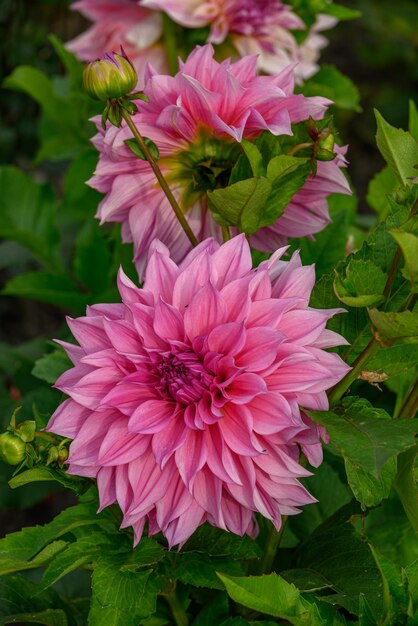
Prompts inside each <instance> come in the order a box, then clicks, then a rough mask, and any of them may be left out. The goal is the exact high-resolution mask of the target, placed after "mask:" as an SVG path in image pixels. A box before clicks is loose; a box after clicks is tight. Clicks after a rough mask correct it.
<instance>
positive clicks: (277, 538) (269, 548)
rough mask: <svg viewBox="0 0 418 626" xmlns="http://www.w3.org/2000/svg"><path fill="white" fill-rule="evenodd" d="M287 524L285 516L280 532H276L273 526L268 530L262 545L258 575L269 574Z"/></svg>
mask: <svg viewBox="0 0 418 626" xmlns="http://www.w3.org/2000/svg"><path fill="white" fill-rule="evenodd" d="M286 522H287V516H284V517H283V518H282V525H281V527H280V530H278V531H277V530H276V529H275V527H274V526H273V524H272V525H271V526H270V528H269V532H268V535H267V539H266V543H265V545H264V552H263V556H262V558H261V562H260V573H261V574H270V572H271V569H272V567H273V563H274V559H275V558H276V554H277V550H278V549H279V546H280V542H281V540H282V536H283V531H284V529H285V526H286Z"/></svg>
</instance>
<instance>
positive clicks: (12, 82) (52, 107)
mask: <svg viewBox="0 0 418 626" xmlns="http://www.w3.org/2000/svg"><path fill="white" fill-rule="evenodd" d="M3 87H6V89H18V90H20V91H24V92H25V93H27V94H29V95H30V96H31V97H32V98H33V99H34V100H36V102H38V104H40V105H41V106H42V108H43V110H44V111H45V113H47V115H48V116H49V117H50V118H51V119H55V120H57V121H59V118H60V115H62V110H63V109H65V108H66V101H65V99H64V98H61V97H60V96H58V95H57V94H56V93H55V91H54V86H53V83H52V81H51V79H50V78H48V76H47V75H46V74H44V73H43V72H41V70H38V69H37V68H36V67H32V66H30V65H21V66H20V67H17V68H16V69H15V70H14V71H13V72H12V74H10V76H8V77H7V78H5V80H4V82H3ZM60 105H61V110H60Z"/></svg>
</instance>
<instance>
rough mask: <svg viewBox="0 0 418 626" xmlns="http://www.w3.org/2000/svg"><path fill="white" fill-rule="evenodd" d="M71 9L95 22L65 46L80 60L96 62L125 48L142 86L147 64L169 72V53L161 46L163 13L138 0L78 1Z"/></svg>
mask: <svg viewBox="0 0 418 626" xmlns="http://www.w3.org/2000/svg"><path fill="white" fill-rule="evenodd" d="M71 8H72V9H74V10H77V11H80V13H82V15H84V17H86V18H87V19H89V20H90V21H92V22H93V25H92V26H91V27H90V28H89V29H88V30H87V31H86V32H84V33H82V34H81V35H79V36H78V37H76V38H75V39H73V40H72V41H69V42H68V43H67V44H66V47H67V48H68V49H69V50H70V51H71V52H73V53H74V54H75V55H76V56H77V57H78V58H79V59H80V60H82V61H87V62H90V61H94V59H96V58H100V57H102V56H103V54H105V53H110V52H114V51H117V50H119V49H120V47H121V46H123V48H124V50H125V52H126V54H127V55H128V57H129V59H130V61H131V62H132V64H133V66H134V67H135V69H136V72H137V74H138V79H139V83H138V84H139V86H142V84H143V77H144V71H145V66H146V63H147V62H151V63H152V64H153V65H154V66H155V67H156V68H158V69H159V70H160V71H166V69H167V59H166V52H165V50H164V47H163V46H162V44H161V43H158V40H159V39H160V37H161V34H162V19H161V14H159V13H157V12H155V11H150V10H148V9H146V8H144V7H140V6H139V4H138V1H137V0H78V1H77V2H74V3H73V4H72V5H71Z"/></svg>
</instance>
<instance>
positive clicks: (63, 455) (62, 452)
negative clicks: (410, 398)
mask: <svg viewBox="0 0 418 626" xmlns="http://www.w3.org/2000/svg"><path fill="white" fill-rule="evenodd" d="M67 459H68V450H67V448H60V449H59V450H58V459H57V460H58V463H59V464H60V465H62V464H63V463H65V461H66V460H67Z"/></svg>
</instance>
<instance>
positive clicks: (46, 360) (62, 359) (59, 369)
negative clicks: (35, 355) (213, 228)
mask: <svg viewBox="0 0 418 626" xmlns="http://www.w3.org/2000/svg"><path fill="white" fill-rule="evenodd" d="M70 367H72V365H71V361H70V359H69V358H68V356H67V355H66V354H65V352H64V350H63V349H62V348H56V349H55V350H54V351H53V352H49V353H48V354H44V356H42V357H41V358H40V359H37V360H36V361H35V365H34V366H33V369H32V372H31V374H32V375H33V376H36V378H39V379H40V380H44V381H45V382H47V383H49V384H51V385H53V384H54V383H55V382H56V380H57V378H58V377H59V376H61V374H63V373H64V372H65V371H66V370H68V369H69V368H70Z"/></svg>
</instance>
